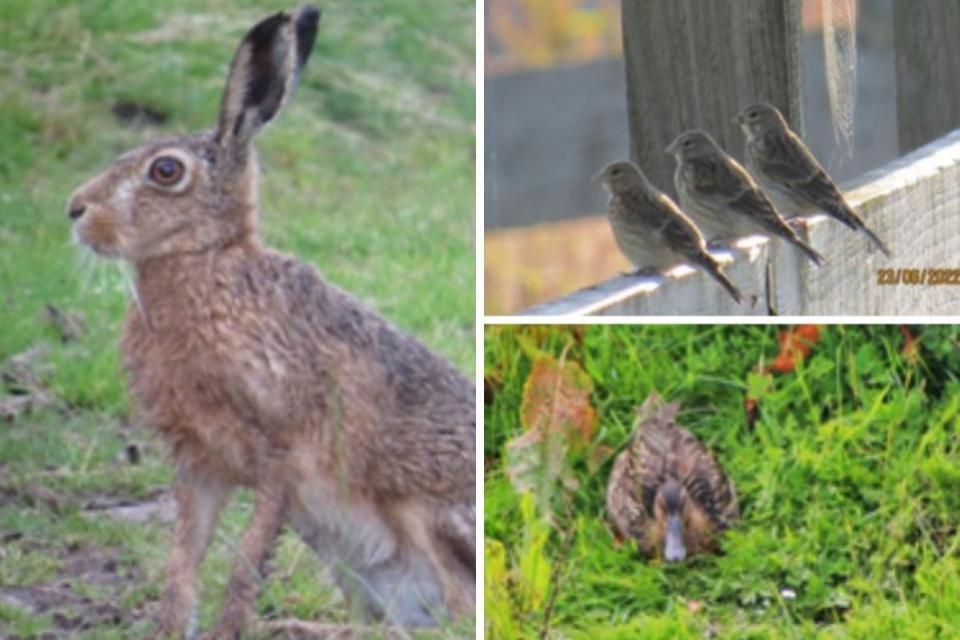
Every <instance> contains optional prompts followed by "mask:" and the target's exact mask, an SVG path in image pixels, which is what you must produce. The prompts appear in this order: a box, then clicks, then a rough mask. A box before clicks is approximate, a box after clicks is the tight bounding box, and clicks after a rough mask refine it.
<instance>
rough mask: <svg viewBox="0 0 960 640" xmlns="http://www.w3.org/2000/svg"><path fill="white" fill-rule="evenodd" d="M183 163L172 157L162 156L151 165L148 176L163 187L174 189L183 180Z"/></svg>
mask: <svg viewBox="0 0 960 640" xmlns="http://www.w3.org/2000/svg"><path fill="white" fill-rule="evenodd" d="M183 173H184V167H183V163H182V162H180V161H179V160H178V159H176V158H174V157H172V156H160V157H159V158H157V159H156V160H154V161H153V163H152V164H151V165H150V170H149V171H148V172H147V175H148V176H149V177H150V179H151V180H153V181H154V182H156V183H157V184H158V185H160V186H161V187H172V186H173V185H175V184H177V183H178V182H180V179H181V178H183Z"/></svg>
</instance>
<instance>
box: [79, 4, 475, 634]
mask: <svg viewBox="0 0 960 640" xmlns="http://www.w3.org/2000/svg"><path fill="white" fill-rule="evenodd" d="M319 18H320V12H319V11H318V10H317V9H316V8H314V7H311V6H306V7H304V8H302V9H300V10H299V11H297V12H296V13H294V14H292V15H290V14H287V13H277V14H275V15H272V16H270V17H268V18H266V19H265V20H263V21H262V22H260V23H258V24H257V25H256V26H254V27H253V28H252V29H251V30H250V32H249V33H247V35H246V36H245V37H244V38H243V40H242V42H241V43H240V46H239V48H238V49H237V52H236V54H235V56H234V59H233V62H232V64H231V66H230V70H229V74H228V76H227V82H226V87H225V89H224V93H223V97H222V101H221V105H220V114H219V119H218V120H217V123H216V126H215V128H214V129H213V130H212V131H209V132H205V133H201V134H198V135H194V136H190V137H184V138H178V139H172V140H162V141H158V142H153V143H150V144H146V145H144V146H143V147H141V148H138V149H135V150H133V151H131V152H129V153H127V154H125V155H123V156H121V157H120V158H119V159H117V160H116V162H115V163H114V164H113V166H111V167H110V168H109V169H107V170H106V171H105V172H103V173H102V174H100V175H98V176H97V177H95V178H93V179H92V180H90V181H89V182H87V183H86V184H84V185H83V186H81V187H79V188H78V189H77V190H76V191H75V192H74V193H73V194H72V196H71V197H70V201H69V203H68V207H67V210H68V213H69V216H70V218H71V219H73V221H74V235H75V237H76V239H77V240H78V241H79V242H80V243H82V244H84V245H86V246H87V247H89V248H91V249H92V250H93V251H95V252H96V253H98V254H101V255H104V256H108V257H112V258H119V259H121V260H125V261H128V262H130V263H132V265H133V267H134V270H135V273H136V280H135V284H136V286H135V294H136V296H135V297H136V300H135V301H134V302H133V303H132V304H131V305H130V309H129V312H128V315H127V321H126V326H125V329H124V336H123V341H122V353H123V363H124V367H125V369H126V371H127V375H128V378H129V388H130V392H131V395H132V397H133V400H134V402H135V404H136V406H137V407H138V409H139V410H140V412H141V413H142V415H143V418H144V420H145V421H146V422H147V423H148V424H149V425H151V427H152V428H154V429H156V430H157V431H158V432H159V433H160V434H161V436H162V437H163V439H164V440H165V441H166V442H167V443H168V444H169V446H170V449H171V452H172V457H173V461H174V463H175V496H176V501H177V511H178V512H177V524H176V530H175V536H174V546H173V550H172V553H171V555H170V561H169V583H168V587H167V590H166V592H165V595H164V602H163V608H162V613H161V623H160V630H159V633H160V634H163V635H169V634H176V635H180V634H188V635H189V634H191V633H192V628H191V627H192V626H193V622H192V619H193V617H194V614H193V610H194V608H195V603H196V600H197V571H198V565H199V564H200V562H201V560H202V558H203V555H204V552H205V550H206V548H207V546H208V544H209V542H210V539H211V536H212V535H213V532H214V529H215V527H216V524H217V520H218V515H219V513H220V511H221V510H222V509H223V507H224V505H226V504H227V502H228V501H229V499H230V496H231V492H232V491H233V490H234V489H235V488H236V487H239V486H246V487H252V488H253V489H254V491H255V506H254V511H253V515H252V518H251V522H250V524H249V528H248V529H247V531H246V533H245V535H244V538H243V541H242V543H241V548H240V555H239V557H238V558H237V561H236V564H235V566H234V569H233V571H232V574H231V577H230V580H229V594H228V597H227V600H226V603H225V605H224V608H223V611H222V613H221V615H220V618H219V620H218V622H217V623H216V627H215V629H214V630H213V632H212V633H211V634H210V635H211V637H218V638H219V637H229V638H234V637H238V636H239V635H240V634H241V633H242V630H243V629H244V628H245V627H246V625H247V623H248V622H249V621H251V619H252V613H253V609H252V607H253V604H252V603H253V600H254V598H255V596H256V593H257V590H258V585H259V584H260V582H261V580H262V578H263V575H262V574H263V573H264V572H265V571H266V564H267V561H268V558H269V556H270V554H271V550H272V548H273V547H274V545H275V540H276V538H277V535H278V534H279V533H280V531H281V529H282V528H283V527H284V526H285V525H287V524H289V525H290V526H291V527H292V528H293V529H294V530H295V531H296V532H297V533H298V534H299V535H300V536H301V537H302V539H303V540H304V541H305V542H306V544H307V545H309V546H310V547H311V548H313V549H314V550H315V551H316V552H317V553H318V554H319V555H320V556H321V557H322V558H323V559H324V560H325V561H327V562H328V563H329V564H330V566H331V568H332V570H333V573H334V576H335V578H336V580H337V583H338V585H339V586H340V588H341V589H342V591H343V592H344V595H345V597H346V599H347V601H348V602H349V603H350V605H351V608H352V609H354V610H356V612H358V613H359V614H360V615H361V616H363V617H364V618H366V619H375V620H384V621H386V622H387V623H389V624H394V625H398V626H403V627H421V626H432V625H436V624H439V623H440V622H441V621H443V620H445V619H449V618H451V617H456V616H457V615H458V614H468V615H469V614H472V612H473V601H474V576H475V568H474V563H475V539H474V531H475V518H476V514H475V467H474V462H475V453H474V451H475V449H474V447H475V444H474V443H475V432H476V422H475V415H474V395H475V394H474V385H473V383H472V382H471V381H470V380H469V379H467V378H466V377H465V376H464V375H462V374H461V373H460V372H458V371H457V370H456V369H455V368H454V367H453V365H451V364H450V363H449V362H447V361H446V360H444V359H443V358H441V357H440V356H437V355H435V354H434V353H432V352H431V351H429V350H428V349H427V348H426V347H425V346H423V345H422V344H421V343H420V342H418V341H417V340H415V339H414V338H412V337H410V336H407V335H404V334H403V333H401V332H399V331H398V330H396V329H395V328H393V327H392V326H391V325H390V324H388V323H387V322H385V321H384V320H383V319H381V318H380V317H379V316H378V315H377V314H376V313H374V312H372V311H370V310H369V309H367V308H365V307H364V306H362V305H361V304H360V303H359V302H357V301H356V300H355V299H354V298H352V297H351V296H350V295H348V294H346V293H344V292H343V291H341V290H340V289H338V288H336V287H334V286H332V285H330V284H328V283H327V282H325V281H324V280H323V279H322V278H321V277H320V276H319V275H318V273H317V271H315V270H314V269H313V268H312V267H310V266H307V265H306V264H304V263H302V262H300V261H298V260H296V259H295V258H292V257H290V256H286V255H283V254H281V253H277V252H275V251H272V250H270V249H268V248H265V247H264V246H263V245H261V242H260V240H259V238H258V231H257V218H258V204H257V200H258V195H257V178H258V172H259V168H258V163H257V156H256V152H255V150H254V147H253V144H252V141H253V137H254V136H255V134H256V133H257V132H258V131H259V130H260V129H261V128H262V127H263V126H264V125H265V124H266V123H267V122H269V121H270V120H271V119H273V118H274V116H276V115H277V113H278V112H279V111H280V109H281V107H282V106H283V104H284V103H285V101H286V100H287V99H288V98H289V97H290V94H291V93H292V91H293V90H294V86H295V84H296V81H297V77H298V74H299V72H300V70H301V69H302V68H303V66H304V64H305V63H306V61H307V58H308V57H309V56H310V52H311V49H312V48H313V43H314V39H315V37H316V33H317V26H318V22H319Z"/></svg>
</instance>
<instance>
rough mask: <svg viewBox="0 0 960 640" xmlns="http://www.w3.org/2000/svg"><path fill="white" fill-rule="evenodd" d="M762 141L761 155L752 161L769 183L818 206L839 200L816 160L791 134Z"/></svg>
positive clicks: (833, 184)
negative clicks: (777, 184)
mask: <svg viewBox="0 0 960 640" xmlns="http://www.w3.org/2000/svg"><path fill="white" fill-rule="evenodd" d="M779 133H780V132H774V134H775V135H768V136H766V137H765V138H764V151H765V153H763V154H762V155H761V154H756V156H755V158H754V159H755V161H756V163H757V165H758V167H759V168H760V170H761V171H763V173H764V175H766V176H767V177H768V178H769V179H771V180H773V181H774V182H777V183H779V184H782V185H783V186H784V187H785V188H786V189H788V190H789V191H791V192H793V193H794V194H796V195H799V196H801V197H803V198H805V199H807V200H810V201H811V202H813V203H814V204H817V205H818V206H821V207H822V206H823V203H825V202H829V201H831V200H834V199H836V198H839V197H841V195H840V190H839V189H838V188H837V185H836V184H835V183H834V182H833V180H832V179H831V178H830V176H829V175H827V172H826V171H824V169H823V167H822V166H820V163H819V162H817V159H816V158H815V157H814V156H813V154H812V153H810V150H809V149H807V146H806V145H805V144H803V141H802V140H800V138H798V137H797V136H796V134H794V133H793V132H792V131H786V132H785V135H779Z"/></svg>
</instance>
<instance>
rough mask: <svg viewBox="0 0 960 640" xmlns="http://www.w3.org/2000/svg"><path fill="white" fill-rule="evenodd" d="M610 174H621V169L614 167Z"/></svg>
mask: <svg viewBox="0 0 960 640" xmlns="http://www.w3.org/2000/svg"><path fill="white" fill-rule="evenodd" d="M610 175H612V176H618V175H620V169H614V170H613V171H611V172H610Z"/></svg>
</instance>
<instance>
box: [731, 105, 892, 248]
mask: <svg viewBox="0 0 960 640" xmlns="http://www.w3.org/2000/svg"><path fill="white" fill-rule="evenodd" d="M736 120H737V122H739V123H740V127H741V128H742V129H743V131H744V133H745V134H746V136H747V149H746V162H747V167H749V168H750V171H752V172H753V174H754V175H755V176H756V177H757V180H759V181H760V183H761V184H762V185H763V186H764V187H765V188H766V189H767V190H768V191H769V192H770V193H771V194H774V195H776V196H778V197H780V199H781V200H782V201H784V202H785V203H786V205H787V208H788V209H790V210H791V211H792V212H793V213H794V214H795V215H803V214H807V213H815V212H817V211H823V212H824V213H826V214H827V215H829V216H830V217H831V218H834V219H835V220H839V221H840V222H842V223H843V224H845V225H847V226H848V227H850V228H851V229H853V230H854V231H862V232H863V233H865V234H867V236H868V237H869V238H870V240H871V241H872V242H873V243H874V244H875V245H877V247H878V248H879V249H880V250H881V251H883V253H884V254H886V255H887V257H890V255H891V254H890V250H889V249H887V246H886V245H885V244H884V243H883V241H882V240H880V238H878V237H877V234H875V233H874V232H873V231H871V230H870V229H869V228H868V227H867V225H866V223H864V221H863V219H862V218H860V216H858V215H857V214H856V212H855V211H854V210H853V209H852V208H851V207H850V205H849V203H847V201H846V199H844V197H843V194H842V193H840V189H838V188H837V185H836V184H835V183H834V182H833V180H832V179H831V178H830V176H828V175H827V172H826V171H824V170H823V167H821V166H820V163H819V162H817V159H816V158H815V157H814V156H813V154H812V153H810V150H809V149H807V146H806V145H805V144H804V143H803V140H801V139H800V137H799V136H798V135H797V134H796V133H794V132H793V131H792V130H791V129H790V125H788V124H787V121H786V120H785V119H784V117H783V115H781V113H780V112H779V111H778V110H777V108H776V107H774V106H772V105H769V104H754V105H750V106H749V107H746V108H744V109H743V110H742V111H740V113H739V115H737V118H736Z"/></svg>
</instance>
